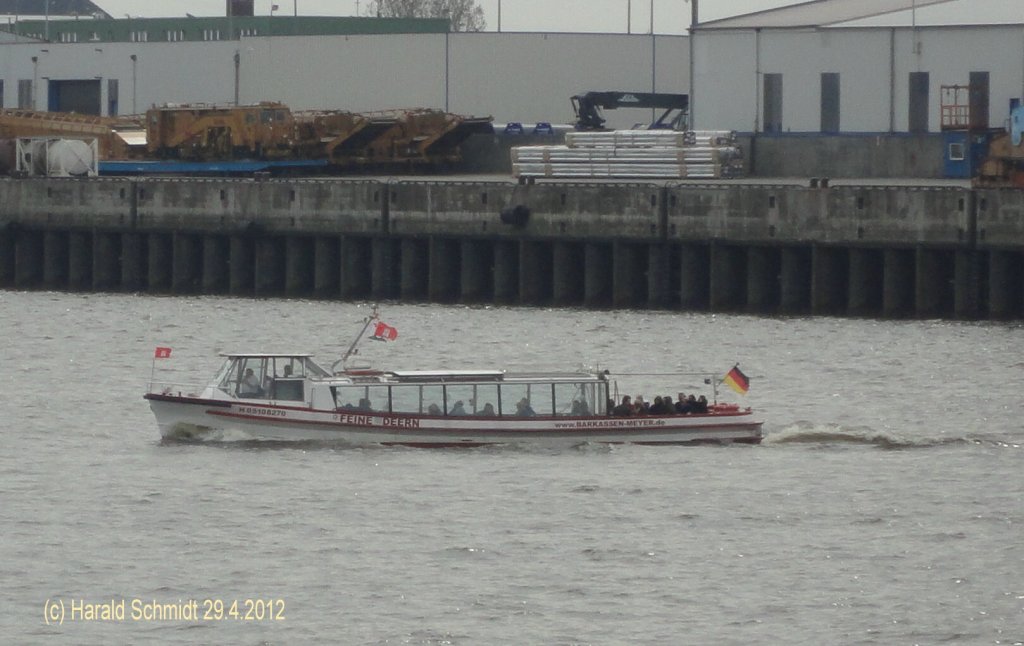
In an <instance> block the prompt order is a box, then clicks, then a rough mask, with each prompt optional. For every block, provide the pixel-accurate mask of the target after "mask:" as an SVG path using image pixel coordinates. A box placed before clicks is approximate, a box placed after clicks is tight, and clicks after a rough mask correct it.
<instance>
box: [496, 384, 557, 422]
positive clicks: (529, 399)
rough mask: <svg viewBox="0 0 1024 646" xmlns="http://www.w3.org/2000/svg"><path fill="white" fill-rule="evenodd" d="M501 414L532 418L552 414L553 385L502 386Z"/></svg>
mask: <svg viewBox="0 0 1024 646" xmlns="http://www.w3.org/2000/svg"><path fill="white" fill-rule="evenodd" d="M501 414H502V416H504V417H530V416H533V415H550V414H551V384H516V383H506V384H501Z"/></svg>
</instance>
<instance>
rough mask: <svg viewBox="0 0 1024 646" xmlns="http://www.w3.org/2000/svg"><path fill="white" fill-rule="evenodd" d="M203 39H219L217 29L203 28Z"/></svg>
mask: <svg viewBox="0 0 1024 646" xmlns="http://www.w3.org/2000/svg"><path fill="white" fill-rule="evenodd" d="M203 40H220V30H219V29H204V30H203Z"/></svg>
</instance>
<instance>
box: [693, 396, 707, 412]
mask: <svg viewBox="0 0 1024 646" xmlns="http://www.w3.org/2000/svg"><path fill="white" fill-rule="evenodd" d="M694 412H695V413H706V412H708V398H707V397H705V396H704V395H701V396H700V398H699V399H697V410H695V411H694Z"/></svg>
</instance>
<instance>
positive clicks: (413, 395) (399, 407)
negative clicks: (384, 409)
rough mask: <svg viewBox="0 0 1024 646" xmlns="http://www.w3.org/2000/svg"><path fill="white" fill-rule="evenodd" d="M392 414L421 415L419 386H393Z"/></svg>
mask: <svg viewBox="0 0 1024 646" xmlns="http://www.w3.org/2000/svg"><path fill="white" fill-rule="evenodd" d="M391 412H393V413H419V412H420V387H419V386H392V387H391Z"/></svg>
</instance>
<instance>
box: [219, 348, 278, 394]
mask: <svg viewBox="0 0 1024 646" xmlns="http://www.w3.org/2000/svg"><path fill="white" fill-rule="evenodd" d="M230 378H231V384H230V387H229V390H228V392H231V393H233V394H235V395H237V396H238V397H242V398H245V399H266V398H267V397H268V396H269V394H268V391H269V389H270V386H271V385H272V379H271V377H270V376H269V375H268V374H267V359H266V358H264V357H240V358H238V359H237V361H236V362H235V369H234V370H233V371H232V373H231V377H230Z"/></svg>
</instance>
